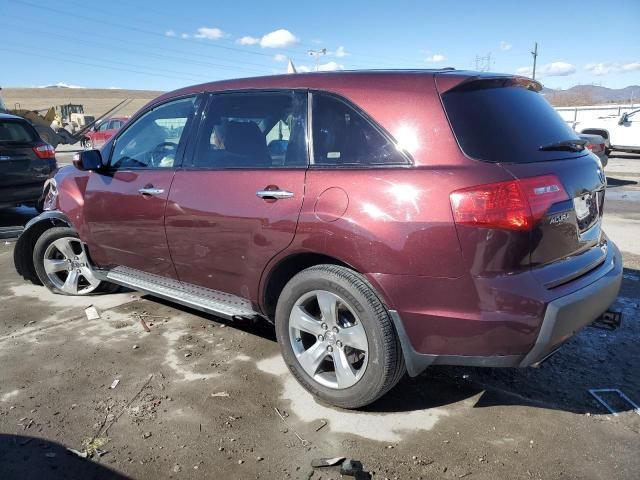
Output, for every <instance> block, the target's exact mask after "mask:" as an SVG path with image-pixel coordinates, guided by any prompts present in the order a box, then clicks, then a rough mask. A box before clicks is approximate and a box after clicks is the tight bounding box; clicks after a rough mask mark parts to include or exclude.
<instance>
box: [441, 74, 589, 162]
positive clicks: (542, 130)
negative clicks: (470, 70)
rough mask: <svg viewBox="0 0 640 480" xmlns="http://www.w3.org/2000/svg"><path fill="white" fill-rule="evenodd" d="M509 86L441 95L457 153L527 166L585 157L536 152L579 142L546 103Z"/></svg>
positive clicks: (477, 84)
mask: <svg viewBox="0 0 640 480" xmlns="http://www.w3.org/2000/svg"><path fill="white" fill-rule="evenodd" d="M507 82H508V80H504V79H500V80H476V81H471V82H469V83H468V84H466V85H465V84H463V85H462V86H459V87H456V88H454V89H453V90H450V91H448V92H446V93H444V94H443V95H442V101H443V104H444V108H445V110H446V112H447V116H448V117H449V122H450V123H451V126H452V128H453V132H454V134H455V136H456V138H457V140H458V144H459V145H460V148H461V149H462V151H463V152H464V153H465V154H466V155H468V156H469V157H472V158H474V159H476V160H482V161H485V162H505V163H529V162H541V161H546V160H557V159H561V158H574V157H578V156H582V155H584V154H585V152H584V151H577V152H572V151H567V150H566V149H565V150H551V151H541V150H539V148H540V147H541V146H544V145H550V144H553V143H556V142H561V141H566V140H575V139H578V136H577V135H576V133H575V132H574V131H573V130H572V129H571V128H570V127H569V126H568V125H567V124H566V123H565V121H564V120H563V119H562V118H561V117H560V116H559V115H558V113H557V112H556V111H555V110H554V109H553V107H552V106H551V105H550V104H549V103H548V102H547V101H546V100H545V98H544V97H543V96H542V95H541V94H539V93H537V92H535V91H533V90H528V89H526V88H524V87H522V86H503V85H505V83H507Z"/></svg>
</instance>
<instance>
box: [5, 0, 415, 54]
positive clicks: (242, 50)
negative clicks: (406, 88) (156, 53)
mask: <svg viewBox="0 0 640 480" xmlns="http://www.w3.org/2000/svg"><path fill="white" fill-rule="evenodd" d="M9 1H11V2H13V3H17V4H21V5H24V6H27V7H31V8H35V9H37V10H46V11H50V12H54V13H57V14H60V15H65V16H71V17H75V18H79V19H83V20H88V21H90V22H96V23H100V24H102V25H105V24H106V25H111V26H113V27H116V28H120V29H125V30H127V31H136V32H139V33H142V34H145V35H152V36H155V37H161V38H165V39H170V38H169V37H167V36H166V35H165V34H164V33H159V32H157V31H153V30H147V29H143V28H140V27H137V26H132V25H125V24H122V23H118V22H111V21H107V20H105V19H104V18H95V17H90V16H87V15H79V14H77V13H74V12H68V11H64V10H59V9H56V8H51V7H48V6H42V5H36V4H33V3H31V2H28V1H24V0H9ZM105 13H106V14H108V15H115V14H114V12H106V11H105ZM162 28H163V29H164V28H166V27H164V26H163V27H162ZM176 40H179V41H181V42H189V43H193V44H197V45H202V46H206V47H211V48H219V49H224V50H229V51H233V52H239V53H243V54H247V55H258V56H262V57H268V58H273V54H272V53H265V52H259V51H254V50H248V49H245V48H238V47H231V46H228V45H220V44H214V43H205V42H201V41H198V40H195V39H190V38H186V39H182V38H181V39H176ZM278 50H279V51H282V52H289V53H290V54H292V55H304V52H303V51H301V50H299V49H297V50H294V49H287V48H279V49H278ZM292 55H290V56H292ZM360 56H361V57H368V58H373V59H376V63H388V62H385V61H384V60H383V58H382V57H379V56H376V57H374V56H370V55H360ZM380 60H383V61H382V62H381V61H380ZM398 61H405V62H406V63H410V64H411V63H413V62H414V61H413V60H412V61H409V60H402V59H399V58H394V59H393V63H394V64H397V62H398ZM350 63H351V64H352V65H354V66H358V65H360V66H362V65H370V64H363V63H353V62H350Z"/></svg>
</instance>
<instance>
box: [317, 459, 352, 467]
mask: <svg viewBox="0 0 640 480" xmlns="http://www.w3.org/2000/svg"><path fill="white" fill-rule="evenodd" d="M345 458H346V457H331V458H314V459H313V460H311V466H312V467H313V468H322V467H335V466H336V465H338V464H340V463H342V462H344V461H345Z"/></svg>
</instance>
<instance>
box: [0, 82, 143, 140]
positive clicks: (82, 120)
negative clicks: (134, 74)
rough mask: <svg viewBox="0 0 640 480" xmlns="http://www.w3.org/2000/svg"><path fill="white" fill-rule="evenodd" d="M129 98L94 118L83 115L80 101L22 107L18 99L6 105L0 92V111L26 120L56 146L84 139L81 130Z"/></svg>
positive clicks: (123, 105)
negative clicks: (28, 107) (30, 107)
mask: <svg viewBox="0 0 640 480" xmlns="http://www.w3.org/2000/svg"><path fill="white" fill-rule="evenodd" d="M0 90H2V88H0ZM131 101H132V99H130V98H125V99H124V100H123V101H121V102H120V103H118V104H117V105H116V106H114V107H113V108H111V109H109V110H108V111H107V112H105V113H103V114H102V115H100V116H99V117H97V118H95V117H94V116H93V115H85V113H84V107H83V106H82V105H79V104H72V103H69V104H64V105H57V106H53V107H50V108H47V109H41V110H28V109H24V108H22V107H21V106H20V104H19V103H16V104H15V105H14V108H13V109H9V108H7V106H6V104H5V103H4V101H3V100H2V95H0V113H10V114H12V115H17V116H19V117H22V118H24V119H26V120H28V121H29V122H30V123H31V125H33V127H34V128H35V129H36V131H37V132H38V134H39V135H40V138H42V140H44V141H45V142H47V143H48V144H49V145H52V146H53V147H54V148H55V147H57V146H58V145H60V144H69V145H72V144H74V143H77V142H79V141H81V140H83V139H84V133H85V132H87V131H88V130H89V129H90V128H91V127H93V126H94V125H95V124H96V123H98V122H100V121H101V120H103V119H104V118H106V117H108V116H109V115H112V114H114V113H115V112H116V111H117V110H119V109H121V108H124V107H125V106H126V105H128V104H129V103H130V102H131Z"/></svg>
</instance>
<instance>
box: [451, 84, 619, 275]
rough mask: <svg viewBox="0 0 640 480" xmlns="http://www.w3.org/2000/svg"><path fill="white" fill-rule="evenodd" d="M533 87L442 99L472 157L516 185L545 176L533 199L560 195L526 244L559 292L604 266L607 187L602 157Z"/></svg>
mask: <svg viewBox="0 0 640 480" xmlns="http://www.w3.org/2000/svg"><path fill="white" fill-rule="evenodd" d="M530 85H531V84H530ZM530 85H529V87H530ZM527 86H528V85H527V84H526V83H523V81H522V80H521V79H520V80H518V79H512V78H511V79H510V78H508V77H501V78H497V79H487V78H479V79H469V80H467V81H466V82H462V83H461V84H460V85H458V86H455V87H454V88H452V89H449V90H447V91H446V92H444V93H443V94H442V99H443V104H444V106H445V110H446V112H447V115H448V117H449V121H450V123H451V126H452V128H453V130H454V133H455V136H456V138H457V140H458V143H459V145H460V147H461V149H462V150H463V151H464V152H465V154H466V155H467V156H469V157H471V158H473V159H476V160H478V161H480V162H491V163H498V164H500V165H501V166H502V167H503V168H504V169H505V170H506V171H508V172H509V173H510V174H511V175H512V176H513V177H514V178H515V179H528V178H533V177H543V176H545V179H544V180H545V181H544V182H542V183H540V185H536V188H534V189H533V190H532V192H529V193H530V194H531V195H530V198H534V199H535V198H536V197H539V198H540V199H542V198H543V197H545V196H547V195H548V194H553V195H554V198H555V199H556V200H555V201H554V202H553V203H552V204H551V205H545V206H544V211H543V212H542V216H541V218H539V219H538V220H537V222H536V223H535V225H534V226H533V228H532V230H531V231H530V233H529V235H528V237H522V236H520V237H519V238H520V239H523V238H526V241H527V242H528V243H529V245H528V250H529V263H530V266H531V267H532V268H533V273H534V275H536V277H537V278H538V279H539V280H540V281H541V282H542V283H544V284H545V285H546V286H548V287H553V286H557V285H559V284H562V283H565V282H567V281H570V280H571V279H573V278H576V277H577V276H580V275H581V274H583V273H586V272H588V271H589V270H591V269H592V268H595V267H597V266H598V265H599V264H600V263H601V262H602V261H604V258H605V256H606V245H605V244H606V237H605V236H604V234H603V232H602V228H601V220H602V212H603V208H604V197H605V187H606V182H605V176H604V173H603V171H602V169H601V167H600V162H599V161H598V159H597V157H596V156H595V155H594V154H592V153H590V152H589V150H587V149H585V148H584V147H583V146H582V145H581V140H580V139H579V137H578V136H577V135H576V134H575V132H574V131H573V130H571V129H570V128H569V127H568V126H567V125H566V123H565V122H564V121H563V120H562V118H560V116H559V115H558V114H557V113H556V112H555V111H554V110H553V108H552V107H551V106H550V105H549V104H548V102H547V101H546V100H545V99H544V97H543V96H541V95H540V94H539V93H537V92H536V91H534V89H532V88H527ZM562 190H564V191H565V192H566V195H562ZM514 238H515V237H514ZM510 248H511V249H518V248H519V246H516V245H511V246H510Z"/></svg>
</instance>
